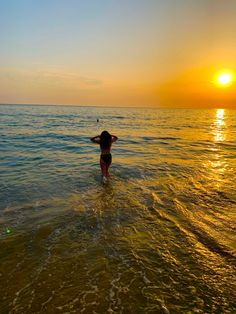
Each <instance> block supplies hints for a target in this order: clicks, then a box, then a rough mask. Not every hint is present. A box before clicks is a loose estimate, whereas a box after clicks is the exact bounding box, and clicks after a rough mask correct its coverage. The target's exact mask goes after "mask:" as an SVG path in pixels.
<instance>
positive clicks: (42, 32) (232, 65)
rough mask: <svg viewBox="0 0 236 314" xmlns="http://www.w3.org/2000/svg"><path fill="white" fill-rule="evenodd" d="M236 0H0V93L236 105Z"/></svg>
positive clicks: (67, 100) (115, 102) (82, 101)
mask: <svg viewBox="0 0 236 314" xmlns="http://www.w3.org/2000/svg"><path fill="white" fill-rule="evenodd" d="M235 16H236V1H235V0H224V1H223V0H165V1H164V0H83V1H82V0H50V1H48V0H20V1H19V0H0V17H1V18H0V103H21V104H63V105H93V106H96V105H98V106H128V107H130V106H137V107H163V106H168V107H229V108H236V83H235V82H234V81H233V82H232V84H231V85H230V86H228V87H225V88H222V87H220V86H218V85H217V84H215V83H214V76H215V75H216V73H217V72H219V71H221V70H222V69H226V70H231V71H232V72H233V73H235V75H236V57H235V56H236V36H235V30H236V18H235Z"/></svg>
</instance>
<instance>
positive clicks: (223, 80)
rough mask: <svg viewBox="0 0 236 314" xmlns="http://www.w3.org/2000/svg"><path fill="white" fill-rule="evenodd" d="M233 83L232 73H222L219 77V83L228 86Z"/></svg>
mask: <svg viewBox="0 0 236 314" xmlns="http://www.w3.org/2000/svg"><path fill="white" fill-rule="evenodd" d="M231 82H232V75H231V74H230V73H222V74H220V75H219V76H218V83H219V84H221V85H227V84H229V83H231Z"/></svg>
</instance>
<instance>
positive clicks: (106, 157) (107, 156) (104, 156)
mask: <svg viewBox="0 0 236 314" xmlns="http://www.w3.org/2000/svg"><path fill="white" fill-rule="evenodd" d="M101 159H102V161H104V162H105V163H106V164H110V163H111V159H112V157H111V153H110V154H101Z"/></svg>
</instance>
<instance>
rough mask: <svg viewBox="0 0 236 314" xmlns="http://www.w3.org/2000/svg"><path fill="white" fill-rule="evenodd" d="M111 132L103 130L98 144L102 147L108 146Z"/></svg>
mask: <svg viewBox="0 0 236 314" xmlns="http://www.w3.org/2000/svg"><path fill="white" fill-rule="evenodd" d="M111 141H112V138H111V134H110V133H109V132H107V131H103V132H102V133H101V135H100V146H101V148H103V149H106V148H110V146H111Z"/></svg>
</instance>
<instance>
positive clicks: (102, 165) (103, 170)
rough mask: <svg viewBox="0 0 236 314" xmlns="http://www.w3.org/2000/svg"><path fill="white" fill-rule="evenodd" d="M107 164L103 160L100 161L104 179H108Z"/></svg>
mask: <svg viewBox="0 0 236 314" xmlns="http://www.w3.org/2000/svg"><path fill="white" fill-rule="evenodd" d="M106 166H107V165H106V163H105V162H104V161H103V160H102V159H100V167H101V172H102V176H103V177H106V176H107V175H106V174H107V169H106Z"/></svg>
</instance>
